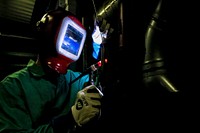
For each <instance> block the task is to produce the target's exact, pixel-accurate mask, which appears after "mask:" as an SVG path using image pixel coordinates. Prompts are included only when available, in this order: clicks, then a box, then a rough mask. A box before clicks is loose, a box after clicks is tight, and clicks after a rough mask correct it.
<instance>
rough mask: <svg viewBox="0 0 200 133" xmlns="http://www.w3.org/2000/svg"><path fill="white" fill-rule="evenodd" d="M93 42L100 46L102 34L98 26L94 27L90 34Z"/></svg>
mask: <svg viewBox="0 0 200 133" xmlns="http://www.w3.org/2000/svg"><path fill="white" fill-rule="evenodd" d="M92 39H93V42H94V43H96V44H99V45H100V44H101V43H102V42H103V37H102V33H101V32H100V29H99V26H98V25H95V27H94V31H93V33H92Z"/></svg>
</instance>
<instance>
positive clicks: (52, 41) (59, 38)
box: [36, 9, 86, 73]
mask: <svg viewBox="0 0 200 133" xmlns="http://www.w3.org/2000/svg"><path fill="white" fill-rule="evenodd" d="M36 26H37V30H38V34H39V40H40V43H41V44H40V56H42V58H45V63H46V64H47V65H48V66H49V67H50V68H52V69H53V70H55V71H57V72H58V73H66V71H67V67H68V65H69V64H70V63H72V62H74V61H76V60H78V59H79V56H80V54H81V51H82V49H83V45H84V42H85V39H86V30H85V28H84V26H83V25H82V24H81V22H80V21H79V20H78V19H77V18H76V17H75V16H74V15H73V14H72V13H71V12H69V11H66V10H62V9H57V10H53V11H49V12H48V13H46V14H45V15H44V16H43V17H42V18H41V20H40V21H38V22H37V23H36Z"/></svg>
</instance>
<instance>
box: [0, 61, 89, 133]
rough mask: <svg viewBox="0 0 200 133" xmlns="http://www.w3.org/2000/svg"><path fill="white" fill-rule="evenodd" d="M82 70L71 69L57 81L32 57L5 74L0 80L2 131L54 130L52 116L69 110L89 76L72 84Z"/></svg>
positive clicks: (36, 132)
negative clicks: (50, 78)
mask: <svg viewBox="0 0 200 133" xmlns="http://www.w3.org/2000/svg"><path fill="white" fill-rule="evenodd" d="M80 74H81V73H79V72H73V71H72V70H68V72H67V73H66V75H60V77H59V78H58V80H59V84H57V85H55V84H53V83H51V82H50V81H49V80H47V79H46V78H45V74H44V72H43V69H42V68H41V67H40V66H37V65H36V64H35V62H34V61H33V60H30V61H29V63H28V65H27V67H25V68H24V69H21V70H19V71H17V72H15V73H13V74H10V75H8V76H7V77H5V78H4V79H3V80H2V81H1V82H0V132H6V133H9V132H12V133H13V132H20V133H53V128H52V127H51V125H50V124H49V122H50V121H51V119H53V118H54V117H56V116H60V115H64V114H67V113H68V112H69V111H70V108H71V106H72V105H73V104H74V102H75V99H76V94H77V92H78V91H79V90H81V89H82V88H83V84H84V83H85V82H87V81H88V80H89V77H88V75H86V76H83V77H82V78H80V79H79V80H77V81H76V82H75V83H73V84H72V85H71V87H70V86H69V83H70V81H72V80H73V79H75V78H76V77H78V76H79V75H80Z"/></svg>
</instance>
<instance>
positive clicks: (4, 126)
mask: <svg viewBox="0 0 200 133" xmlns="http://www.w3.org/2000/svg"><path fill="white" fill-rule="evenodd" d="M20 85H21V84H20V81H19V80H17V79H15V78H14V79H13V78H6V79H4V80H3V81H1V82H0V132H6V133H9V132H12V133H17V132H20V133H53V129H52V127H50V125H49V124H46V125H42V126H40V127H38V128H37V129H34V128H33V125H32V118H31V117H30V115H29V113H28V112H29V111H28V110H27V108H26V104H25V101H24V97H23V91H21V89H20Z"/></svg>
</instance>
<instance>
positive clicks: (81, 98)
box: [71, 85, 102, 126]
mask: <svg viewBox="0 0 200 133" xmlns="http://www.w3.org/2000/svg"><path fill="white" fill-rule="evenodd" d="M101 98H102V95H101V92H100V91H99V89H98V88H97V87H96V86H95V85H89V86H87V87H85V88H84V89H83V90H81V91H79V92H78V94H77V98H76V102H75V104H74V105H73V106H72V108H71V109H72V115H73V117H74V120H75V121H76V123H77V125H79V126H82V125H84V124H86V123H88V122H89V121H90V120H94V119H95V118H99V116H100V113H101Z"/></svg>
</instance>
